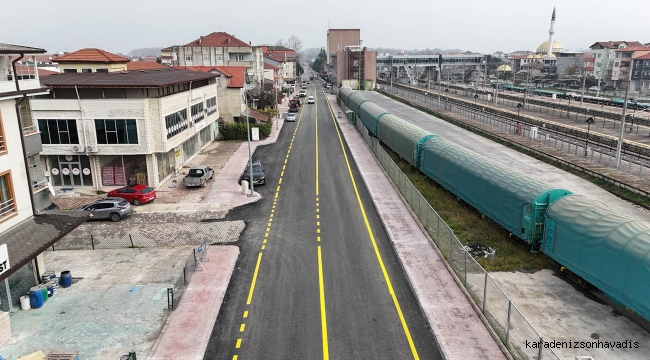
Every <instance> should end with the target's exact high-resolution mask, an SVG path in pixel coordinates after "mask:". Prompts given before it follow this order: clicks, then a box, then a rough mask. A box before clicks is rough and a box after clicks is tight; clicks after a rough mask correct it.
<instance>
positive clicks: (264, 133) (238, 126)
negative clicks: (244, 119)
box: [219, 123, 272, 140]
mask: <svg viewBox="0 0 650 360" xmlns="http://www.w3.org/2000/svg"><path fill="white" fill-rule="evenodd" d="M271 125H272V124H271V123H267V124H256V125H255V127H259V128H260V137H261V138H262V139H264V138H267V137H268V136H269V135H270V134H271ZM251 127H253V126H252V125H251ZM219 134H221V136H222V137H223V139H224V140H247V139H248V134H247V133H246V124H244V123H233V124H226V125H224V126H223V127H220V128H219Z"/></svg>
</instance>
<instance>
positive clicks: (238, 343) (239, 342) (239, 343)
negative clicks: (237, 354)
mask: <svg viewBox="0 0 650 360" xmlns="http://www.w3.org/2000/svg"><path fill="white" fill-rule="evenodd" d="M235 347H236V348H237V349H239V348H240V347H241V338H239V339H237V345H235Z"/></svg>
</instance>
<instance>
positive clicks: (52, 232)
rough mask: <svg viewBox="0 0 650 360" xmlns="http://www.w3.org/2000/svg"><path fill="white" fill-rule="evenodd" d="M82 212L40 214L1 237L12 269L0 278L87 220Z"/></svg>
mask: <svg viewBox="0 0 650 360" xmlns="http://www.w3.org/2000/svg"><path fill="white" fill-rule="evenodd" d="M89 214H90V213H88V212H85V211H83V212H82V211H42V212H41V213H40V214H39V215H37V216H32V217H31V218H29V219H26V220H24V221H22V222H21V223H19V224H18V225H16V226H14V227H12V228H10V229H9V230H7V231H5V232H3V233H1V234H0V244H7V250H8V252H9V264H10V265H11V269H9V271H7V272H5V273H4V274H2V275H0V281H3V280H4V279H6V278H7V277H9V275H11V274H13V273H14V272H16V271H18V269H20V268H21V267H23V266H24V265H25V264H27V263H28V262H29V261H31V260H32V259H34V258H36V257H37V256H38V255H40V254H41V253H42V252H43V251H45V249H47V248H48V247H50V246H52V245H53V244H54V243H56V242H57V241H59V240H60V239H61V238H62V237H64V236H65V235H67V234H68V233H70V232H71V231H72V230H74V229H76V228H77V226H79V225H81V224H82V223H83V222H84V221H86V219H87V218H88V216H89Z"/></svg>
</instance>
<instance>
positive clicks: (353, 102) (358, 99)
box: [348, 91, 368, 115]
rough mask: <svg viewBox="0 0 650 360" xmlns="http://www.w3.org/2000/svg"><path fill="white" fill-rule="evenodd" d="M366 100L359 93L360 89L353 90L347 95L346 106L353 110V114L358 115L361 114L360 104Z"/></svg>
mask: <svg viewBox="0 0 650 360" xmlns="http://www.w3.org/2000/svg"><path fill="white" fill-rule="evenodd" d="M366 101H368V99H366V98H364V97H363V95H361V92H360V91H355V92H353V93H352V94H350V96H349V97H348V102H349V104H348V107H349V108H350V110H352V111H354V113H355V114H357V115H360V114H361V104H363V103H364V102H366Z"/></svg>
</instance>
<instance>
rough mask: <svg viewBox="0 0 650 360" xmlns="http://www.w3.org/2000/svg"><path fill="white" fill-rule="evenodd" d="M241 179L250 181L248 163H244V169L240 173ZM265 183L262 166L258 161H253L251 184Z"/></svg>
mask: <svg viewBox="0 0 650 360" xmlns="http://www.w3.org/2000/svg"><path fill="white" fill-rule="evenodd" d="M242 180H246V181H249V182H250V165H246V169H244V175H242ZM264 184H266V177H265V176H264V167H263V166H262V163H261V162H259V161H254V162H253V185H264Z"/></svg>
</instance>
